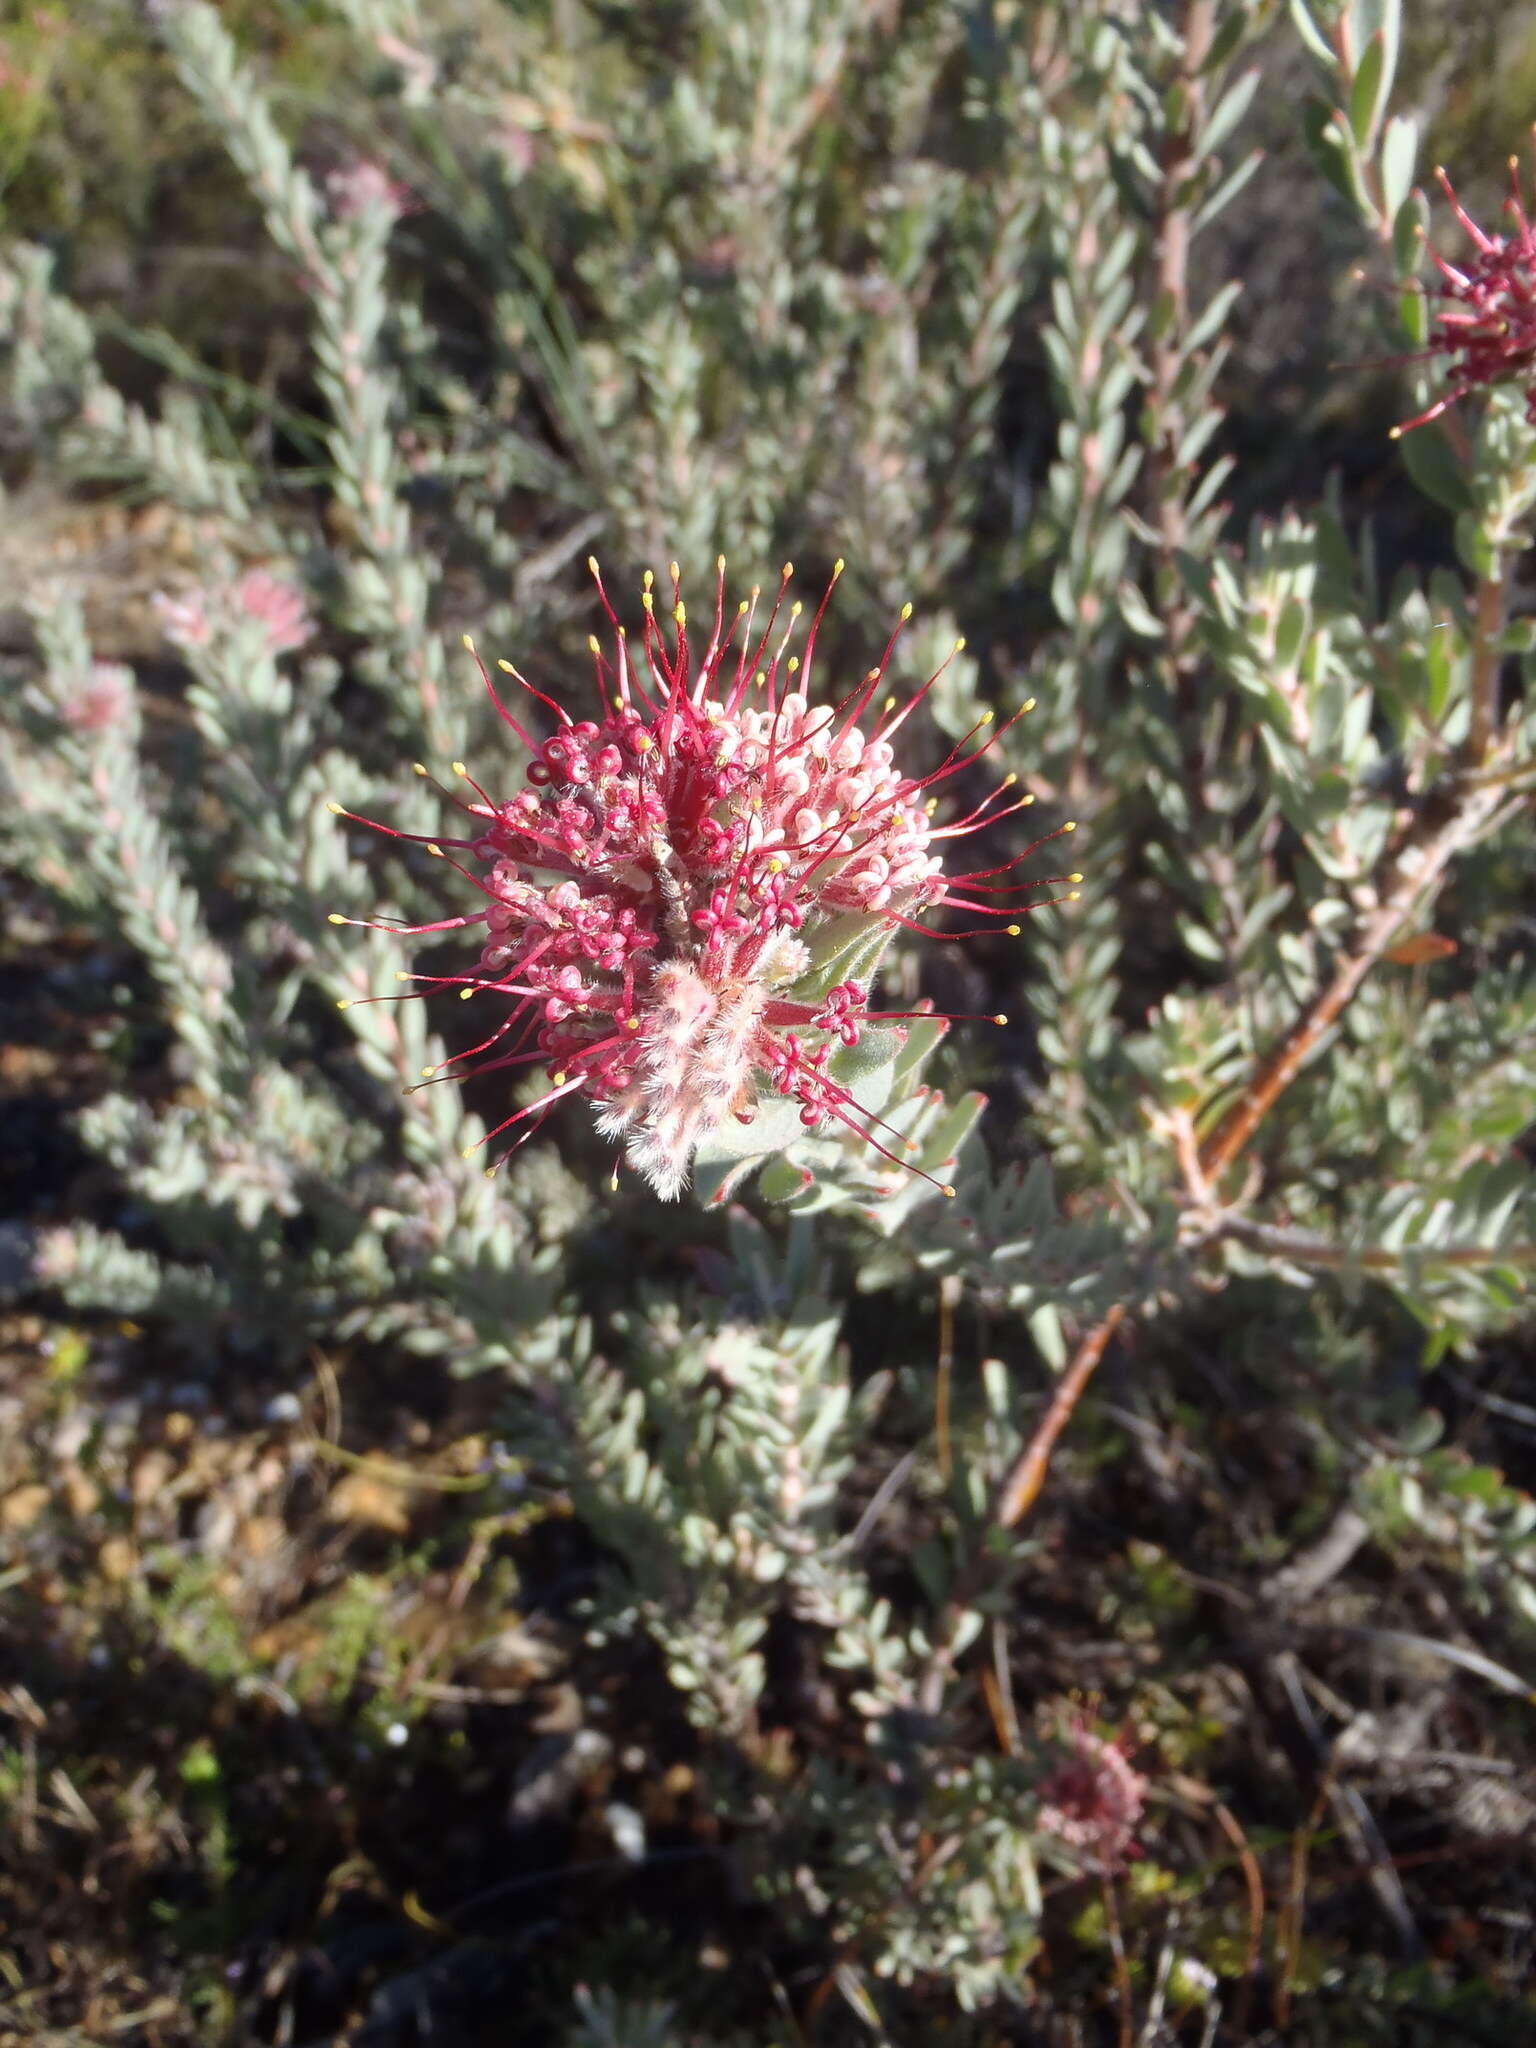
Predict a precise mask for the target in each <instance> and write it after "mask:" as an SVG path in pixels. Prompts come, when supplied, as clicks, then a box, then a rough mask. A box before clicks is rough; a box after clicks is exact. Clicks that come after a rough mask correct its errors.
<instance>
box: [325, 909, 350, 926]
mask: <svg viewBox="0 0 1536 2048" xmlns="http://www.w3.org/2000/svg"><path fill="white" fill-rule="evenodd" d="M325 921H326V923H327V924H345V923H346V922H347V920H346V919H345V918H344V917H343V916H342V914H341V912H340V911H339V910H333V911H331V912H330V913H329V914H328V915H327V917H326V920H325Z"/></svg>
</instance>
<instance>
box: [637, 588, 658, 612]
mask: <svg viewBox="0 0 1536 2048" xmlns="http://www.w3.org/2000/svg"><path fill="white" fill-rule="evenodd" d="M640 603H641V606H642V608H643V609H644V610H646V611H648V612H649V611H654V610H655V608H656V600H655V598H654V597H652V595H651V593H650V592H649V591H648V590H642V591H641V593H640Z"/></svg>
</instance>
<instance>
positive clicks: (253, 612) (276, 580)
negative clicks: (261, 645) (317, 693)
mask: <svg viewBox="0 0 1536 2048" xmlns="http://www.w3.org/2000/svg"><path fill="white" fill-rule="evenodd" d="M233 595H234V600H235V604H236V606H237V607H238V608H239V610H240V611H242V612H243V613H244V614H245V616H246V617H247V618H248V619H256V620H258V621H259V622H260V624H261V625H262V626H263V627H264V628H265V629H266V638H267V645H268V647H269V648H271V650H272V652H273V653H274V654H293V653H295V652H296V651H297V650H298V649H299V648H300V647H302V646H303V645H304V644H305V642H306V641H307V640H308V639H309V637H310V635H311V634H312V633H313V632H314V630H315V628H314V622H313V621H312V620H311V618H310V616H309V613H308V611H307V610H306V608H305V604H304V599H303V597H302V596H301V594H300V593H299V592H298V591H297V590H295V589H294V587H293V585H292V584H291V583H285V582H283V580H282V578H281V577H279V576H274V575H272V574H271V572H270V571H269V570H266V569H247V570H246V572H245V574H244V575H243V576H242V577H241V578H240V580H239V582H238V583H237V584H236V585H235V587H234V593H233Z"/></svg>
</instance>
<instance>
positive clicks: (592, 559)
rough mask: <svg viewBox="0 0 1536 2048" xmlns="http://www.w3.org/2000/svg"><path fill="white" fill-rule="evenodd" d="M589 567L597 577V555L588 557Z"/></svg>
mask: <svg viewBox="0 0 1536 2048" xmlns="http://www.w3.org/2000/svg"><path fill="white" fill-rule="evenodd" d="M587 567H588V568H589V569H590V570H591V571H592V574H593V575H594V576H595V575H596V574H597V557H596V555H588V557H587Z"/></svg>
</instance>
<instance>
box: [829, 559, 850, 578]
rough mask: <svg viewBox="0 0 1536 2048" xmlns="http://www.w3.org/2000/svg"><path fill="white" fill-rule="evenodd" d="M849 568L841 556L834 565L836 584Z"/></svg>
mask: <svg viewBox="0 0 1536 2048" xmlns="http://www.w3.org/2000/svg"><path fill="white" fill-rule="evenodd" d="M847 566H848V564H847V563H846V562H845V561H844V560H843V558H842V556H841V555H839V556H838V558H837V560H836V561H835V562H834V563H833V564H832V580H833V582H834V583H835V582H836V581H837V579H838V577H839V576H841V575H842V573H843V571H844V570H845V569H846V568H847Z"/></svg>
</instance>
